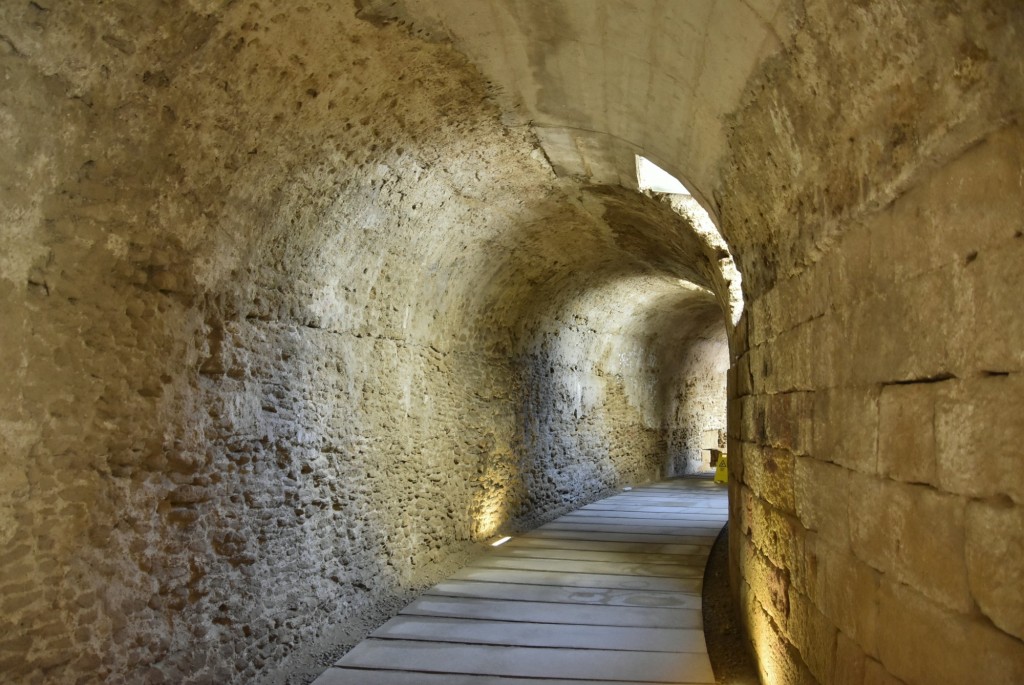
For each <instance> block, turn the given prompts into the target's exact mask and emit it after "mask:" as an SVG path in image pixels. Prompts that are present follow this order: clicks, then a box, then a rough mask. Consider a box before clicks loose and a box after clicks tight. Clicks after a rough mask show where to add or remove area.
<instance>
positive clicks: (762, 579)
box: [743, 545, 790, 631]
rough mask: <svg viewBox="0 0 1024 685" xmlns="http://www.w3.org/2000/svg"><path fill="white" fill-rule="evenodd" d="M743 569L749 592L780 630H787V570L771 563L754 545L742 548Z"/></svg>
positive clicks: (788, 574)
mask: <svg viewBox="0 0 1024 685" xmlns="http://www.w3.org/2000/svg"><path fill="white" fill-rule="evenodd" d="M743 569H744V573H743V577H744V578H745V579H746V581H747V584H748V585H749V586H750V592H751V593H752V594H753V596H754V597H755V598H756V600H757V601H758V602H759V603H760V604H761V606H762V607H763V608H764V610H765V611H767V612H768V614H769V615H771V617H772V620H773V621H774V622H775V624H776V625H777V626H779V628H780V630H783V631H787V628H788V624H789V620H790V604H789V599H790V573H789V571H788V570H786V569H781V568H779V567H777V566H775V565H773V564H772V563H771V561H769V560H768V558H767V557H765V556H764V555H762V554H760V553H759V552H758V550H757V548H756V547H755V546H754V545H746V546H745V548H744V550H743Z"/></svg>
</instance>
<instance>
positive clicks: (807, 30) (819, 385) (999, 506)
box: [719, 2, 1024, 685]
mask: <svg viewBox="0 0 1024 685" xmlns="http://www.w3.org/2000/svg"><path fill="white" fill-rule="evenodd" d="M795 16H796V17H797V21H798V22H799V25H798V27H796V28H795V30H794V32H793V34H792V36H791V37H790V42H789V43H788V44H787V46H786V47H785V48H784V49H783V51H782V53H781V54H780V55H778V56H777V57H776V58H774V59H773V60H769V61H768V62H767V63H766V64H765V65H764V67H763V69H762V70H761V72H760V73H759V74H758V75H757V76H755V78H754V80H753V81H752V82H751V84H750V87H749V88H748V100H747V102H746V103H745V105H744V106H743V107H741V108H740V110H739V111H738V112H737V113H736V116H735V121H734V128H733V131H732V135H731V139H730V142H731V148H730V152H729V154H728V155H727V161H726V163H725V165H724V167H723V168H724V170H725V171H724V181H723V187H722V188H721V190H720V192H719V196H720V197H721V198H723V203H722V209H723V212H722V228H723V234H724V235H725V236H726V238H727V239H728V240H729V242H730V245H731V246H732V247H733V249H734V250H735V251H736V254H737V261H738V263H739V265H740V267H741V269H742V271H743V277H744V288H745V293H746V295H747V300H748V309H747V317H748V320H749V326H748V328H747V338H746V340H745V341H738V342H736V343H734V349H739V350H742V349H744V348H745V347H746V345H747V344H749V345H750V346H751V350H750V353H749V354H748V355H741V356H739V357H738V359H734V366H735V367H736V368H737V371H736V374H735V375H736V378H737V387H741V386H743V383H740V381H739V378H740V375H741V374H742V373H743V372H745V371H746V370H747V369H749V377H750V382H749V388H747V387H745V388H744V392H743V393H742V394H741V395H740V396H739V397H738V400H737V401H738V403H739V405H740V406H739V407H738V408H735V407H731V408H730V412H729V417H730V427H729V432H730V437H731V438H732V439H733V440H735V441H737V442H738V443H739V444H740V445H741V446H742V448H741V449H742V454H743V459H742V461H743V464H742V476H741V478H742V483H735V484H733V486H732V495H733V496H734V498H736V499H738V500H740V502H741V503H742V506H741V507H740V509H739V513H740V520H734V521H733V525H734V526H735V527H736V528H735V529H734V532H742V533H744V535H742V536H738V537H737V539H738V543H737V544H736V545H734V548H733V555H734V557H733V560H734V563H735V564H736V565H737V567H738V576H740V577H743V578H744V579H745V582H746V583H748V584H749V588H748V590H747V591H745V592H744V593H743V604H744V606H743V608H744V612H745V613H744V615H745V616H746V618H747V622H748V625H749V626H750V629H751V633H752V638H753V640H754V643H755V647H756V648H757V650H758V653H759V656H760V657H761V659H762V660H763V661H765V662H766V663H768V664H771V668H772V669H773V670H774V671H776V672H777V673H779V674H781V675H779V676H778V677H779V678H781V680H771V681H770V682H785V681H790V680H794V679H796V676H795V675H793V673H795V671H797V670H799V669H800V668H802V667H807V668H808V669H809V671H810V672H811V674H812V675H813V677H814V678H815V679H816V680H817V681H819V682H854V683H869V682H870V683H907V684H921V685H924V684H926V683H927V684H932V683H959V682H976V681H984V682H993V683H995V682H1007V683H1009V682H1014V681H1016V680H1019V679H1020V678H1021V674H1020V669H1021V668H1022V664H1024V658H1022V656H1021V649H1022V643H1021V641H1020V640H1021V624H1020V621H1019V620H1018V617H1019V616H1020V615H1021V614H1022V608H1021V606H1020V602H1019V601H1018V599H1019V598H1018V597H1017V596H1018V595H1020V591H1019V590H1020V587H1021V582H1022V580H1021V578H1020V577H1019V573H1017V571H1016V570H1017V569H1019V568H1021V567H1022V566H1024V546H1022V545H1021V544H1020V541H1019V540H1018V539H1017V538H1019V534H1018V531H1019V530H1020V527H1021V519H1020V509H1021V505H1022V503H1024V499H1022V496H1021V485H1020V483H1021V473H1022V471H1021V469H1020V459H1019V454H1020V449H1019V446H1020V444H1021V442H1022V439H1024V436H1021V435H1020V426H1021V425H1022V424H1021V421H1020V409H1021V406H1022V402H1021V397H1020V379H1019V374H1020V371H1021V359H1020V354H1021V349H1022V348H1021V346H1020V345H1019V344H1018V342H1016V341H1019V340H1020V337H1021V336H1020V332H1019V328H1020V326H1021V325H1022V322H1024V308H1022V300H1021V298H1020V297H1019V293H1020V292H1021V288H1020V287H1017V284H1018V282H1019V280H1020V278H1021V268H1020V265H1021V264H1022V263H1024V262H1022V260H1021V254H1022V253H1021V250H1022V249H1024V242H1022V240H1021V236H1022V234H1024V224H1022V219H1021V217H1022V216H1024V214H1022V207H1021V202H1022V201H1024V199H1022V198H1024V192H1022V189H1021V180H1020V179H1021V173H1020V172H1021V168H1022V166H1024V133H1022V131H1021V130H1020V127H1019V125H1018V123H1015V122H1019V120H1020V115H1021V113H1022V112H1024V81H1022V77H1021V75H1022V73H1024V72H1021V70H1020V64H1021V61H1020V57H1019V53H1018V52H1014V50H1013V49H1010V47H1009V46H1010V45H1011V44H1013V43H1016V42H1019V37H1020V35H1021V31H1022V29H1024V16H1022V15H1021V13H1020V10H1019V7H1016V6H1013V5H1012V3H999V2H997V3H947V4H945V5H943V7H942V8H941V9H938V8H935V7H928V8H926V7H925V6H915V7H914V8H910V7H909V6H897V5H892V4H885V3H847V4H836V3H828V2H810V3H805V4H804V5H803V7H802V8H801V10H799V11H798V12H797V14H796V15H795ZM926 46H927V47H926ZM1008 50H1009V51H1008ZM925 83H929V84H939V85H935V86H934V87H933V86H925V85H924V84H925ZM755 167H757V168H761V169H763V173H757V172H755V171H754V169H755ZM726 198H728V200H725V199H726ZM1011 265H1014V266H1011ZM794 390H796V391H800V392H797V393H793V392H791V391H794ZM804 391H806V392H804ZM790 395H794V396H798V397H800V398H801V399H800V402H799V403H790V402H789V401H786V400H782V398H786V397H788V396H790ZM804 398H807V399H804ZM808 401H809V402H810V403H811V406H810V407H808V406H807V402H808ZM808 417H813V423H812V424H811V425H812V428H811V430H810V439H809V441H808V440H806V439H805V438H804V437H801V436H804V435H806V433H807V430H806V429H805V428H803V424H802V422H803V421H806V420H807V418H808ZM779 449H782V450H785V452H784V453H783V454H785V455H787V456H785V457H784V459H785V460H787V461H788V460H789V459H790V458H791V457H790V456H788V455H793V456H792V458H793V461H792V468H791V473H792V481H793V482H792V485H787V484H785V483H784V482H783V483H780V482H779V473H778V471H777V470H775V469H770V468H766V467H767V465H768V464H770V463H772V462H778V459H777V458H773V459H771V460H769V459H768V455H776V454H778V453H777V452H775V450H779ZM790 492H792V495H791V496H792V500H793V512H794V513H795V516H794V517H784V516H782V515H781V514H780V512H779V511H778V510H777V507H780V506H781V507H786V505H787V501H788V500H787V498H788V497H789V496H790V494H789V493H790ZM782 521H785V523H786V525H785V526H780V523H781V522H782ZM998 531H1001V532H998ZM783 535H785V536H786V538H787V541H786V542H785V543H783V542H781V541H782V539H783ZM748 547H749V548H750V549H747V548H748ZM798 550H799V552H800V553H799V554H796V553H795V552H797V551H798ZM766 564H768V568H770V569H771V572H770V573H768V572H767V571H766ZM777 578H786V579H787V582H788V584H789V587H790V588H791V590H790V593H791V597H790V599H789V601H788V603H785V604H782V603H780V602H779V600H778V598H777V593H776V592H775V589H774V588H775V587H776V586H777V580H776V579H777ZM1011 587H1013V588H1014V589H1013V590H1010V588H1011ZM782 607H787V608H788V614H787V613H785V612H782V611H781V608H782ZM815 612H817V613H815ZM821 617H823V618H821ZM822 621H824V623H823V624H822V625H819V624H821V623H822ZM810 626H815V632H816V635H817V636H818V637H819V638H821V639H824V638H822V636H828V635H832V634H833V631H834V630H836V629H838V633H836V635H837V636H836V638H835V649H834V661H833V662H828V661H826V660H825V658H824V656H823V653H822V649H823V647H822V645H820V644H817V645H814V640H811V639H809V637H808V629H809V627H810ZM765 632H772V633H773V635H771V636H766V635H764V633H765ZM780 643H781V644H780ZM812 645H813V646H812ZM826 652H827V650H826ZM798 655H799V656H798ZM785 658H790V659H791V660H792V663H791V664H790V665H788V666H779V665H778V662H779V661H780V659H785ZM772 675H773V677H774V674H772ZM766 682H769V681H766Z"/></svg>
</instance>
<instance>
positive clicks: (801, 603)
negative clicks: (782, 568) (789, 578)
mask: <svg viewBox="0 0 1024 685" xmlns="http://www.w3.org/2000/svg"><path fill="white" fill-rule="evenodd" d="M789 607H790V620H789V624H788V638H789V640H790V641H791V642H792V643H793V645H794V646H795V647H796V648H797V649H798V650H799V651H800V657H801V659H802V660H803V662H804V663H805V664H806V665H807V668H808V670H809V671H810V672H811V673H812V674H813V675H814V677H815V678H817V680H818V681H819V682H822V683H827V682H829V681H830V680H831V675H832V673H833V672H834V671H835V663H836V661H835V660H836V636H837V635H838V631H837V630H836V627H835V624H833V623H832V621H830V620H829V619H828V618H827V617H826V616H825V615H824V614H822V613H821V612H820V611H819V610H818V609H817V607H815V606H814V604H813V603H812V602H811V601H810V599H808V598H807V596H806V595H804V594H803V593H801V592H799V591H798V590H796V589H793V588H791V589H790V597H789Z"/></svg>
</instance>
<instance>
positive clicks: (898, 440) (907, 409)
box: [878, 383, 942, 484]
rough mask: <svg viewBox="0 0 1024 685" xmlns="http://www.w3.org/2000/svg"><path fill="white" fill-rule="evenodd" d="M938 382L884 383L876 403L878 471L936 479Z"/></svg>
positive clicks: (905, 477) (892, 475) (914, 479)
mask: <svg viewBox="0 0 1024 685" xmlns="http://www.w3.org/2000/svg"><path fill="white" fill-rule="evenodd" d="M941 385H942V384H941V383H913V384H909V385H888V386H885V387H883V388H882V394H881V397H880V398H879V403H878V473H879V475H881V476H886V477H889V478H894V479H896V480H902V481H908V482H913V483H929V484H934V483H935V482H936V468H935V396H936V394H937V392H938V389H939V388H940V387H941Z"/></svg>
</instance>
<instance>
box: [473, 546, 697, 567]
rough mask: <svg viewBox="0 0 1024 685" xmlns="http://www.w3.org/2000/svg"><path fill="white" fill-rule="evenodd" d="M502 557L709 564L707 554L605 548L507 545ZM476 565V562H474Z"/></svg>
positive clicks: (627, 562) (688, 564)
mask: <svg viewBox="0 0 1024 685" xmlns="http://www.w3.org/2000/svg"><path fill="white" fill-rule="evenodd" d="M499 556H502V557H516V558H529V559H564V560H569V561H614V562H619V563H626V564H668V565H678V564H682V565H684V566H693V565H699V566H700V567H701V568H704V566H705V564H707V558H708V555H707V554H645V553H642V552H609V551H604V550H579V549H559V548H557V547H555V548H543V547H528V546H522V545H515V546H513V545H505V546H504V547H502V548H501V554H500V555H499ZM474 565H475V564H474Z"/></svg>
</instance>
